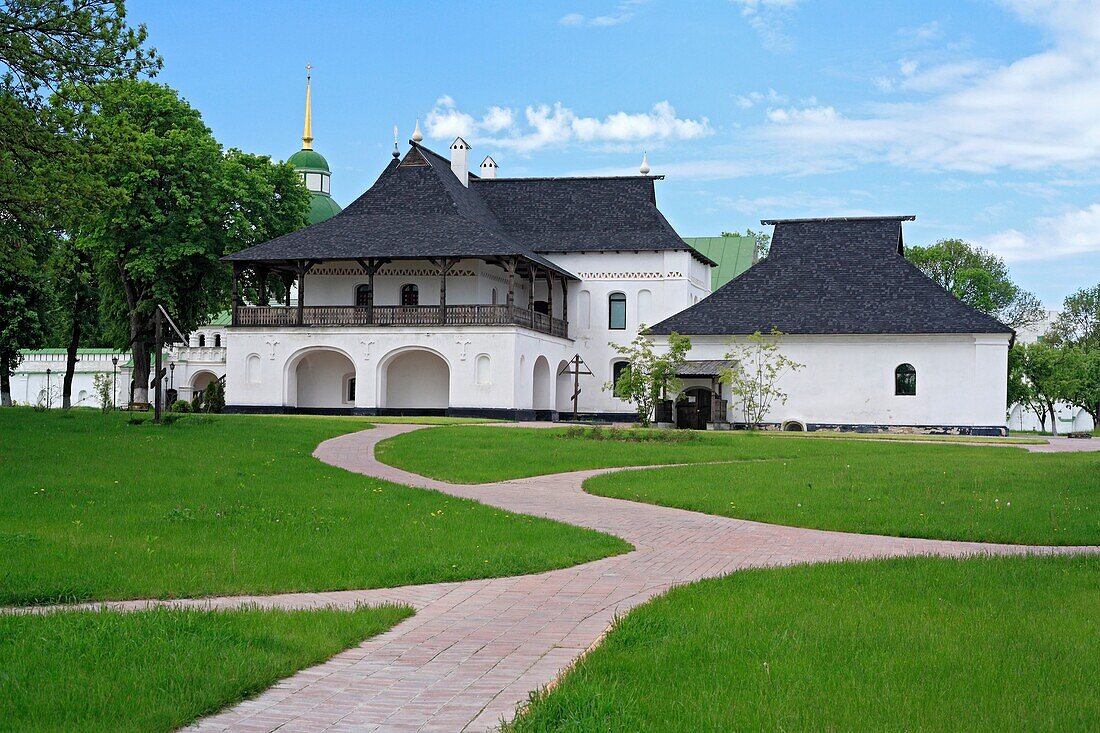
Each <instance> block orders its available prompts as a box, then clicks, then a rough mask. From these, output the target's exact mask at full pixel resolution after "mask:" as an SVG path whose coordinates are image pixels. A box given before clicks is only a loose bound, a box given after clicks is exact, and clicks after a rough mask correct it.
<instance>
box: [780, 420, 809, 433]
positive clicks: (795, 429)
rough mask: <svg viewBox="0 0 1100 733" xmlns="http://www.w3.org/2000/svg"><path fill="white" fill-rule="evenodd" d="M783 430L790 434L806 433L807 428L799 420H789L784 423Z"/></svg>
mask: <svg viewBox="0 0 1100 733" xmlns="http://www.w3.org/2000/svg"><path fill="white" fill-rule="evenodd" d="M783 430H784V431H785V432H788V433H804V432H806V426H805V425H804V424H802V423H800V422H799V421H798V420H787V421H786V422H784V423H783Z"/></svg>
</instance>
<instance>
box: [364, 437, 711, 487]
mask: <svg viewBox="0 0 1100 733" xmlns="http://www.w3.org/2000/svg"><path fill="white" fill-rule="evenodd" d="M564 432H565V429H563V428H550V429H543V428H538V429H524V428H510V427H493V426H484V427H480V426H476V425H475V426H470V427H458V428H438V429H435V428H433V429H427V430H417V431H415V432H412V433H406V434H404V435H399V436H396V437H393V438H390V439H388V440H384V441H382V442H381V443H379V444H378V446H377V448H376V449H375V456H376V457H377V458H378V459H379V460H380V461H383V462H384V463H388V464H390V465H391V466H397V467H398V468H403V469H405V470H407V471H412V472H414V473H418V474H420V475H422V476H431V477H432V478H437V479H442V480H444V481H451V482H453V483H462V484H479V483H488V482H490V481H503V480H505V479H513V478H523V477H526V476H542V475H544V474H549V473H560V472H563V471H581V470H584V469H589V468H604V467H608V466H653V465H659V464H662V463H687V462H698V461H723V460H728V459H729V458H731V457H732V456H731V454H730V442H729V435H727V434H723V435H719V434H716V433H700V434H699V440H696V441H691V442H688V443H631V442H619V441H611V440H599V441H597V440H589V439H585V438H565V437H562V435H563V433H564Z"/></svg>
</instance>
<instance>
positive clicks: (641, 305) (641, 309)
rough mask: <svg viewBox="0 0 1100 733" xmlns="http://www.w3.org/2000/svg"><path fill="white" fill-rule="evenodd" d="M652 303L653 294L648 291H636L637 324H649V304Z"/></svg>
mask: <svg viewBox="0 0 1100 733" xmlns="http://www.w3.org/2000/svg"><path fill="white" fill-rule="evenodd" d="M652 301H653V293H652V292H650V291H649V290H645V289H642V290H639V291H638V323H639V325H640V324H643V323H647V324H648V323H651V321H650V320H649V318H650V314H649V311H650V304H651V302H652Z"/></svg>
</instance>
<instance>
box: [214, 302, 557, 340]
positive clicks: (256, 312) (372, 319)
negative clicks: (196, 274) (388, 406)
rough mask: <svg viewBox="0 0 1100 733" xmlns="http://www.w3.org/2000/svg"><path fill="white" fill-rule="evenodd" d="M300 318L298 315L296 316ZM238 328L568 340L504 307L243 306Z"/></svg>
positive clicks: (540, 320) (544, 320) (552, 321)
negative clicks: (517, 332) (528, 333)
mask: <svg viewBox="0 0 1100 733" xmlns="http://www.w3.org/2000/svg"><path fill="white" fill-rule="evenodd" d="M299 314H300V315H299ZM299 318H300V319H301V320H299ZM233 323H234V325H237V326H513V325H514V326H522V327H524V328H529V329H531V330H532V331H539V332H541V333H548V334H551V335H553V336H561V337H562V338H568V333H569V323H568V322H567V321H565V320H563V319H561V318H551V317H550V316H548V315H546V314H544V313H536V312H534V311H531V310H528V309H527V308H518V307H516V306H512V307H509V306H507V305H448V306H446V307H445V308H440V307H439V306H438V305H415V306H403V305H376V306H373V307H360V306H353V305H307V306H303V307H302V308H301V309H300V310H299V309H298V308H294V307H289V308H288V307H286V306H242V307H238V308H237V309H236V312H235V313H234V318H233Z"/></svg>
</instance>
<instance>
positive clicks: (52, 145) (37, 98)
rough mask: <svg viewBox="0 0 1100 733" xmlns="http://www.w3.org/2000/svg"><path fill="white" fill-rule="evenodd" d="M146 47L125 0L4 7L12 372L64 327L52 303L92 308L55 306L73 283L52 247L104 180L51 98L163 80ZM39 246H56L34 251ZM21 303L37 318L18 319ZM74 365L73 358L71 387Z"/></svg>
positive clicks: (0, 106) (3, 256) (42, 1)
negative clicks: (27, 352)
mask: <svg viewBox="0 0 1100 733" xmlns="http://www.w3.org/2000/svg"><path fill="white" fill-rule="evenodd" d="M145 41H146V31H145V28H144V26H138V27H136V28H134V27H130V26H129V25H128V24H127V23H126V9H125V5H124V3H123V2H121V0H119V1H117V2H116V1H114V0H0V220H3V222H4V227H5V232H4V236H3V237H0V267H3V269H4V272H5V276H6V277H8V278H11V281H10V282H11V285H10V288H6V289H5V292H4V293H3V294H0V297H3V298H4V299H5V305H4V316H5V321H6V322H7V324H8V326H7V328H6V329H5V332H6V335H5V339H6V340H5V346H4V348H5V349H6V355H5V364H4V369H5V370H10V369H12V368H14V367H15V366H16V365H17V364H18V353H19V352H18V349H19V348H31V347H34V346H38V345H41V344H42V341H43V338H42V336H43V332H44V331H48V330H50V327H51V326H53V325H56V321H57V319H58V314H57V311H56V310H55V311H54V312H51V313H49V314H47V313H46V312H45V310H44V307H45V306H44V304H46V303H50V302H53V301H55V300H56V302H57V304H58V305H57V310H61V311H64V310H66V309H71V308H73V307H76V308H77V309H83V308H86V307H87V301H86V300H74V299H72V298H70V297H69V296H70V295H72V293H62V294H61V297H60V298H56V299H55V298H54V293H53V292H52V288H53V286H55V285H61V286H63V287H68V284H69V283H68V279H69V278H68V277H67V276H66V274H65V273H62V272H59V270H58V268H57V267H56V266H55V265H57V262H55V261H54V255H55V252H54V245H57V246H60V247H62V248H63V249H64V248H65V247H66V246H67V245H66V241H67V240H68V237H67V236H66V234H65V233H66V232H67V231H71V228H72V224H73V222H74V221H75V220H76V219H77V218H78V216H77V215H78V213H79V211H80V210H81V209H83V208H85V207H87V206H89V205H90V204H92V203H93V202H94V200H95V196H94V195H93V194H92V192H93V190H94V188H95V180H96V177H95V174H94V167H93V166H90V165H88V161H87V160H86V159H84V156H83V154H84V152H85V148H83V147H82V146H81V145H80V143H79V141H78V139H77V136H76V135H75V134H74V133H75V131H74V128H73V127H72V126H71V125H70V124H68V123H71V122H73V121H74V119H75V117H74V116H73V115H72V114H69V111H68V110H67V109H66V108H65V101H66V100H65V99H64V97H60V96H58V95H53V96H52V97H51V93H53V92H57V91H59V90H61V89H63V88H66V87H68V88H79V89H87V88H88V87H90V86H92V85H95V84H97V83H98V82H101V81H103V80H106V79H113V78H120V77H128V78H133V77H136V76H138V75H140V74H142V73H150V74H152V73H155V72H156V71H157V69H159V68H160V64H161V61H160V58H159V57H158V56H157V54H156V52H155V51H154V50H152V49H150V48H147V47H146V45H145ZM31 241H35V242H47V243H48V244H47V245H46V246H36V247H33V248H31V249H29V250H28V249H26V248H25V247H26V243H27V242H31ZM58 243H59V244H58ZM28 253H31V254H33V257H29V256H28ZM71 263H72V261H71V260H70V264H71ZM71 272H72V271H71V270H70V274H71ZM47 274H48V275H50V276H46V275H47ZM31 288H37V289H38V292H32V291H31V290H30V289H31ZM48 291H49V292H48ZM20 304H23V307H25V308H28V309H30V308H32V307H33V308H37V309H39V310H37V311H31V310H27V311H24V312H18V313H17V312H14V310H13V309H15V308H17V307H18V306H19V305H20ZM47 321H50V322H51V324H49V325H48V324H47V323H46V322H47ZM30 324H35V325H34V326H33V327H31V326H30ZM69 330H70V336H71V329H69ZM46 337H47V338H49V336H48V334H47V336H46ZM77 337H78V339H79V334H77ZM12 354H14V356H12ZM74 365H75V352H74V355H73V357H72V358H70V359H69V365H68V368H67V370H66V378H65V384H66V386H68V385H70V384H71V379H72V376H71V375H72V370H73V367H74ZM6 373H7V372H5V377H6Z"/></svg>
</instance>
